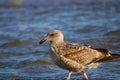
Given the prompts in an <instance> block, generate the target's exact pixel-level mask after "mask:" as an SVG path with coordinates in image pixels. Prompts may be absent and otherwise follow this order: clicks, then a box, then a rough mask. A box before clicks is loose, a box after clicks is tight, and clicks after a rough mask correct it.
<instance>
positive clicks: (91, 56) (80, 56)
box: [63, 43, 106, 65]
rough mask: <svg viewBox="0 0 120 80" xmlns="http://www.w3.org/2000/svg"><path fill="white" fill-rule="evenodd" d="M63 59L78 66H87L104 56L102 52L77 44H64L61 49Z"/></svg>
mask: <svg viewBox="0 0 120 80" xmlns="http://www.w3.org/2000/svg"><path fill="white" fill-rule="evenodd" d="M63 52H64V57H65V58H67V59H70V60H73V61H76V62H77V63H79V64H83V65H87V64H90V63H92V62H96V61H98V60H100V59H102V58H103V57H105V56H106V55H105V54H103V52H102V51H98V50H95V49H92V48H90V47H88V46H83V45H78V44H68V43H67V44H66V45H65V46H64V49H63Z"/></svg>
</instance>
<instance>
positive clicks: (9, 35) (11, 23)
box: [0, 0, 120, 80]
mask: <svg viewBox="0 0 120 80" xmlns="http://www.w3.org/2000/svg"><path fill="white" fill-rule="evenodd" d="M119 4H120V1H119V0H84V1H83V0H66V1H63V0H50V1H49V0H39V1H38V0H17V1H16V0H1V1H0V80H21V79H22V80H49V79H55V80H64V79H65V78H66V76H67V74H68V71H66V70H63V69H60V68H59V67H57V66H56V65H54V64H53V63H52V62H51V61H50V57H49V51H48V50H49V49H48V44H49V43H47V44H45V45H42V46H41V45H39V41H40V40H41V39H42V38H43V37H44V36H45V35H46V34H47V33H48V32H49V31H51V30H54V29H58V30H61V31H62V32H63V34H64V35H65V41H67V42H74V43H83V44H89V45H91V46H93V47H97V48H107V49H109V50H110V51H111V52H112V53H116V54H120V8H119V7H120V5H119ZM86 72H87V74H88V76H89V78H90V80H120V59H118V60H114V61H111V62H107V63H104V64H102V65H101V66H99V67H98V68H97V69H91V70H86ZM71 78H72V79H80V78H83V77H82V74H81V73H73V74H72V77H71Z"/></svg>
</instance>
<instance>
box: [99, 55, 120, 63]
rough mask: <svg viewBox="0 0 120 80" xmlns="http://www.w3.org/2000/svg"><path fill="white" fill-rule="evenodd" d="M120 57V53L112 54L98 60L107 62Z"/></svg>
mask: <svg viewBox="0 0 120 80" xmlns="http://www.w3.org/2000/svg"><path fill="white" fill-rule="evenodd" d="M119 58H120V54H112V53H111V56H107V57H105V58H102V59H100V60H99V61H97V62H106V61H111V60H115V59H119Z"/></svg>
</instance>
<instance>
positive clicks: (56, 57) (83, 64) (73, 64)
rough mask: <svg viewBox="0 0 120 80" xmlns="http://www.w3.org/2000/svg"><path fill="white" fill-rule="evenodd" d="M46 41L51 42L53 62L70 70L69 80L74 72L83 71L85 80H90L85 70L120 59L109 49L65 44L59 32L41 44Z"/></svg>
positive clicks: (50, 35) (55, 31)
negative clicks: (112, 54)
mask: <svg viewBox="0 0 120 80" xmlns="http://www.w3.org/2000/svg"><path fill="white" fill-rule="evenodd" d="M46 41H50V52H51V53H50V56H51V58H52V61H53V62H54V63H55V64H56V65H57V66H59V67H61V68H63V69H66V70H69V75H68V77H67V79H70V75H71V73H72V72H79V71H82V73H83V76H84V77H85V79H88V77H87V75H86V73H85V72H84V69H90V68H96V67H97V66H99V65H100V64H101V63H103V62H105V61H108V60H112V59H116V58H120V56H111V54H110V53H109V51H108V50H107V49H100V48H92V47H90V46H87V45H80V44H75V43H67V42H64V36H63V34H62V32H61V31H59V30H53V31H51V32H49V33H48V35H47V36H46V37H45V38H43V39H42V40H41V41H40V44H42V43H44V42H46Z"/></svg>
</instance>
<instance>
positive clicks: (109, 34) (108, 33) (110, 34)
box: [105, 29, 120, 36]
mask: <svg viewBox="0 0 120 80" xmlns="http://www.w3.org/2000/svg"><path fill="white" fill-rule="evenodd" d="M105 35H106V36H120V29H118V30H114V31H109V32H107V33H106V34H105Z"/></svg>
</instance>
